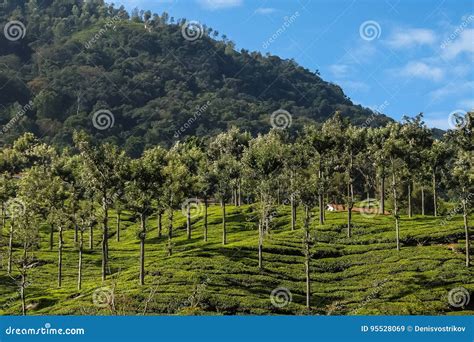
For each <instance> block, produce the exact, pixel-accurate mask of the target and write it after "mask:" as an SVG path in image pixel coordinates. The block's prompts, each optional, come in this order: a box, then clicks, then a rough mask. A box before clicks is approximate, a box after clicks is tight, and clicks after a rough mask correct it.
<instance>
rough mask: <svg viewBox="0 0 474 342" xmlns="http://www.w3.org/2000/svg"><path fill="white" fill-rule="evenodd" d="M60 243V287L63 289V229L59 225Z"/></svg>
mask: <svg viewBox="0 0 474 342" xmlns="http://www.w3.org/2000/svg"><path fill="white" fill-rule="evenodd" d="M58 228H59V229H58V232H59V241H58V243H59V244H58V287H61V285H62V280H63V244H64V241H63V227H62V225H59V227H58Z"/></svg>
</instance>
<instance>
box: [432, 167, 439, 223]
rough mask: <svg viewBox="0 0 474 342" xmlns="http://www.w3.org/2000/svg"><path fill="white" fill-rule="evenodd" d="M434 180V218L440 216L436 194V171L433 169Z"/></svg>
mask: <svg viewBox="0 0 474 342" xmlns="http://www.w3.org/2000/svg"><path fill="white" fill-rule="evenodd" d="M432 180H433V211H434V216H435V217H436V216H438V194H437V192H436V170H435V169H434V168H433V174H432Z"/></svg>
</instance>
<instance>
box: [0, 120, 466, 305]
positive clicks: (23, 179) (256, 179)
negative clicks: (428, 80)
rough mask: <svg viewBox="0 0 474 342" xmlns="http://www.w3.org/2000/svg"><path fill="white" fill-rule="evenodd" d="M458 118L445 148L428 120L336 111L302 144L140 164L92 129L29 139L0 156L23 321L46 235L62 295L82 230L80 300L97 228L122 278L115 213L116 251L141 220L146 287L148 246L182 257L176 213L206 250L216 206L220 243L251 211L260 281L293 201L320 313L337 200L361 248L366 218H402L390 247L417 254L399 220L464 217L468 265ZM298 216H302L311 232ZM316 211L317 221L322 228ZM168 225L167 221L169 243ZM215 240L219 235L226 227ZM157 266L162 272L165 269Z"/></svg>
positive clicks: (199, 150)
mask: <svg viewBox="0 0 474 342" xmlns="http://www.w3.org/2000/svg"><path fill="white" fill-rule="evenodd" d="M459 119H460V120H459V121H458V122H462V123H463V124H462V125H460V126H458V127H457V129H456V130H450V131H448V133H446V135H445V136H444V137H443V139H442V140H435V139H434V138H433V136H432V133H431V132H430V130H428V129H427V128H426V126H425V125H424V123H423V121H422V116H421V115H419V116H417V117H415V118H405V119H404V122H402V123H390V124H388V125H387V126H385V127H382V128H358V127H357V126H354V125H352V124H350V123H347V122H346V121H345V120H344V119H343V118H342V117H341V115H340V114H339V113H336V114H335V115H334V116H333V117H331V118H330V119H328V120H327V121H326V122H325V123H324V124H323V126H322V127H321V128H318V127H317V126H314V125H313V126H306V127H305V130H304V132H303V133H302V134H301V135H299V136H297V137H296V138H292V137H291V136H290V135H289V134H288V133H287V132H285V131H284V130H281V129H274V130H272V131H270V132H269V133H268V134H266V135H258V136H257V137H255V138H252V137H251V136H250V134H248V133H245V132H242V131H240V130H239V129H238V128H232V129H230V130H229V131H227V132H224V133H221V134H219V135H217V136H216V137H214V138H212V139H206V140H203V139H193V140H190V141H188V142H178V143H176V144H175V145H173V146H172V147H171V148H170V149H165V148H163V147H160V146H156V147H153V148H151V149H147V150H146V151H144V153H143V154H142V155H141V156H140V157H139V158H130V157H128V156H127V154H126V153H125V152H124V151H123V150H122V149H120V148H118V147H117V146H116V145H113V144H110V143H101V144H98V145H94V144H93V142H92V141H91V137H90V136H88V135H87V134H86V133H85V132H76V133H75V134H74V137H73V139H74V147H73V148H67V149H64V150H63V151H61V153H58V152H57V151H56V150H55V149H54V148H52V147H51V146H49V145H47V144H45V143H44V142H41V141H40V140H38V139H37V138H35V137H34V136H33V135H32V134H31V133H27V134H25V135H24V136H22V137H21V138H19V139H18V140H16V141H15V142H14V144H13V145H12V146H9V147H7V148H4V149H3V150H2V152H1V154H0V168H1V169H0V170H1V172H2V173H1V175H2V179H1V186H2V187H1V188H0V196H1V198H0V199H1V202H2V208H3V210H2V213H3V215H2V216H3V228H6V227H9V233H8V235H7V236H8V244H6V246H5V247H6V250H7V253H6V255H7V260H8V261H7V273H8V274H12V272H13V265H14V264H16V265H17V266H18V269H19V275H17V276H16V277H17V278H15V279H17V282H18V284H19V288H20V293H21V300H22V312H23V313H25V312H26V301H25V289H26V287H27V285H26V284H27V282H26V278H27V275H28V273H29V272H31V268H33V267H36V266H37V265H38V263H39V261H38V259H37V258H36V257H34V255H35V253H36V252H35V251H37V250H38V249H39V246H40V244H41V238H40V236H41V235H40V230H39V228H41V229H48V230H49V238H48V242H47V243H48V244H49V250H50V251H53V250H56V252H57V253H58V257H57V263H56V264H57V272H56V277H57V286H58V287H59V288H61V287H62V285H63V253H64V252H63V251H64V249H65V243H64V234H65V231H66V230H69V231H71V230H72V231H74V240H73V242H70V243H72V245H71V246H70V247H74V248H76V249H77V252H78V265H77V268H78V271H77V279H76V283H77V289H78V290H79V291H80V290H81V284H82V274H83V266H82V265H83V253H84V245H85V242H84V236H85V235H86V234H87V236H88V238H89V249H93V248H94V247H93V246H94V242H93V241H94V239H97V237H94V236H95V234H94V230H96V229H97V227H100V237H99V239H100V244H101V248H100V255H101V268H100V269H101V274H102V276H101V278H102V281H103V282H104V281H106V279H107V277H108V274H110V273H111V272H112V273H114V272H113V271H110V268H109V266H108V263H109V257H110V256H109V240H110V238H111V237H112V236H113V235H112V234H111V233H112V232H111V227H110V212H111V210H114V212H115V213H116V215H117V217H116V221H115V224H116V228H115V231H114V232H113V234H114V235H115V236H116V239H117V243H120V242H121V215H122V213H123V212H127V213H129V214H131V215H132V218H131V219H132V220H134V221H135V222H136V223H137V231H136V236H135V239H138V240H139V246H140V247H139V256H140V257H139V272H138V274H137V278H138V282H139V284H140V285H142V286H143V285H144V284H145V279H146V278H147V274H148V275H149V273H148V272H147V270H146V267H145V265H146V264H147V262H146V261H145V260H146V259H145V256H146V253H145V251H146V249H147V247H146V246H147V244H148V243H150V240H151V239H152V240H154V239H155V238H156V239H158V240H157V241H155V242H153V244H157V243H158V244H159V245H161V246H162V247H164V248H165V249H166V251H167V257H168V258H171V257H173V252H174V249H175V243H174V238H175V235H176V234H177V233H176V231H175V229H176V226H174V225H175V224H176V218H175V217H174V215H176V211H179V210H180V209H181V215H182V216H184V217H185V218H186V223H185V227H181V226H180V227H179V230H181V228H184V229H185V231H186V240H187V241H188V243H192V242H193V241H194V240H193V236H194V234H195V232H194V229H193V224H194V223H195V222H196V220H202V227H203V229H204V230H203V233H202V238H203V240H204V242H206V243H207V241H208V207H209V203H215V202H217V203H220V207H221V213H220V229H219V230H220V235H221V239H220V240H221V243H222V245H223V246H226V245H227V243H228V239H229V238H230V236H231V233H229V231H228V228H227V225H228V223H227V214H226V207H227V206H228V205H232V206H234V207H240V206H241V205H246V206H248V207H247V209H248V210H250V211H249V212H247V215H249V216H250V217H252V218H251V221H250V222H251V226H252V227H251V229H252V230H253V231H255V234H256V236H258V240H257V245H256V246H253V247H254V248H256V251H255V254H256V256H257V260H258V266H257V267H258V269H259V270H260V271H263V270H264V269H265V263H266V262H267V261H266V260H265V258H264V251H265V243H264V241H265V240H267V239H269V238H270V236H271V232H272V230H273V229H275V226H274V222H273V221H274V218H275V217H277V216H278V212H279V210H281V206H282V205H283V206H285V207H289V208H290V216H291V219H290V220H289V222H290V224H289V227H288V229H289V231H290V232H294V233H295V234H296V231H298V232H301V231H303V232H304V234H303V235H302V243H303V250H302V252H300V253H302V254H303V256H304V258H305V259H304V260H305V261H304V265H305V279H306V280H305V281H306V290H305V291H306V292H305V293H306V307H307V309H309V310H310V309H311V278H312V275H311V263H312V256H313V255H314V254H316V253H318V252H320V250H319V249H318V247H317V246H315V245H316V244H317V243H318V242H320V241H321V240H320V239H321V237H320V233H319V229H320V228H318V226H316V224H315V223H314V222H315V221H318V222H319V227H322V226H324V225H325V224H326V222H325V220H326V218H325V215H326V212H327V209H329V207H330V206H336V204H343V207H342V210H343V211H345V212H346V213H347V219H346V223H345V224H344V225H343V226H341V227H340V228H339V230H340V232H341V233H344V234H345V235H346V239H347V240H346V243H347V242H348V243H350V241H351V240H352V239H353V234H354V232H355V234H356V235H359V234H361V230H360V227H359V226H358V225H355V224H354V221H353V220H354V219H353V215H355V212H356V209H357V211H359V212H362V213H363V214H364V215H367V216H369V217H373V216H377V215H378V214H380V215H382V216H384V215H386V214H388V213H391V214H392V217H393V222H392V224H391V226H392V228H391V230H392V234H390V235H391V236H392V237H390V235H388V236H389V238H388V241H391V242H394V248H395V249H396V250H397V251H400V250H401V249H402V248H403V244H404V243H403V241H406V242H405V243H407V244H408V245H410V242H409V240H408V241H407V240H406V239H401V238H400V236H401V231H408V232H410V233H412V230H413V228H412V226H411V225H412V224H413V222H406V219H403V218H402V215H404V216H406V217H407V218H408V219H409V220H416V219H415V218H414V215H420V217H422V218H423V217H425V216H426V215H430V216H434V217H437V216H443V221H442V223H441V224H440V227H444V226H446V225H448V223H449V221H451V220H452V219H453V217H456V216H458V215H462V217H463V225H462V227H463V232H464V233H463V234H462V235H461V236H462V237H464V247H463V250H464V254H465V266H467V267H469V266H470V235H469V234H470V233H469V213H470V210H471V203H472V193H473V191H474V165H473V162H474V160H473V150H474V145H473V113H467V114H466V116H465V117H464V118H459ZM428 194H429V195H428ZM428 198H429V200H428ZM452 203H454V204H455V205H454V206H453V205H452ZM328 205H329V206H328ZM297 208H300V211H301V210H302V212H303V213H302V215H303V217H300V218H299V222H300V223H297V222H298V218H297ZM339 210H341V209H339ZM315 213H317V215H318V219H317V220H314V219H312V216H313V215H314V214H315ZM181 215H180V216H181ZM151 216H153V217H154V220H155V218H156V220H157V226H156V227H157V228H156V229H157V230H156V231H155V229H153V230H154V232H150V231H149V230H150V223H149V222H148V219H149V218H150V217H151ZM163 216H166V218H167V227H166V237H165V236H164V232H163V231H164V229H163V226H162V222H163ZM7 219H8V224H7ZM245 222H246V220H240V221H239V222H238V224H239V225H238V228H237V231H245V230H246V229H247V228H244V223H245ZM253 225H254V226H253ZM388 229H389V230H390V228H388ZM212 230H213V236H214V238H215V234H216V226H215V224H214V227H213V229H212ZM433 233H434V231H433ZM451 234H452V233H451ZM150 235H152V236H150ZM43 238H44V235H43ZM453 238H454V239H456V240H455V241H457V239H459V238H460V236H459V234H458V233H454V235H452V236H449V235H448V241H449V239H453ZM44 242H45V241H43V246H44ZM43 248H45V246H44V247H43ZM269 261H270V262H271V260H269ZM151 262H152V264H153V265H156V263H157V262H158V263H159V261H158V260H156V259H154V260H152V261H151ZM318 262H320V261H319V260H318ZM148 264H149V263H148ZM18 277H19V278H18ZM50 286H51V287H53V286H54V285H53V284H50ZM69 286H70V284H69Z"/></svg>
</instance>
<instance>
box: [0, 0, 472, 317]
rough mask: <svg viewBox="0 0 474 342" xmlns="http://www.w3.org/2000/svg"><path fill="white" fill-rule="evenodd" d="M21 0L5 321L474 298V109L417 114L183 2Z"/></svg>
mask: <svg viewBox="0 0 474 342" xmlns="http://www.w3.org/2000/svg"><path fill="white" fill-rule="evenodd" d="M0 4H1V5H2V7H1V11H0V20H1V21H2V22H5V23H6V24H5V25H4V29H3V35H0V47H1V49H0V125H1V126H0V127H1V129H0V146H1V150H0V204H1V211H0V214H1V220H0V227H1V230H0V314H24V315H25V314H84V315H95V314H232V315H234V314H324V315H331V314H383V315H387V314H444V313H449V314H456V313H459V312H461V313H466V312H470V313H472V312H474V311H473V310H474V307H473V304H474V303H470V301H469V298H470V297H469V296H470V291H471V292H472V291H474V282H473V279H474V277H473V268H472V257H471V252H472V246H471V235H472V234H471V232H470V229H471V227H472V220H473V219H474V217H473V214H472V202H473V200H474V195H473V194H474V140H473V139H474V137H473V127H474V113H473V112H472V111H471V112H461V113H455V114H453V115H452V116H451V117H450V120H451V121H452V122H451V123H452V129H450V130H448V131H447V132H441V131H439V130H437V131H435V130H432V129H429V128H428V127H427V126H426V124H425V122H424V121H423V114H418V115H415V116H404V117H403V119H402V120H400V122H398V121H395V120H392V119H390V118H388V117H387V116H385V115H384V114H382V113H379V112H377V111H373V110H370V109H367V108H363V107H361V106H359V105H355V104H354V103H352V101H351V100H350V99H349V98H348V97H347V96H346V95H345V94H344V93H343V91H342V89H341V88H340V87H339V86H337V85H335V84H332V83H328V82H326V81H324V80H323V79H322V78H321V77H320V75H319V72H318V70H315V71H310V70H307V69H305V68H303V67H301V66H299V65H298V64H297V63H296V62H295V61H293V60H284V59H281V58H279V57H277V56H272V55H265V56H263V55H262V54H261V53H259V52H249V51H247V50H244V49H242V50H241V51H236V48H235V45H234V43H233V42H232V41H230V40H228V39H227V37H226V36H225V35H221V34H220V33H219V32H218V31H216V30H215V29H212V28H210V27H207V26H205V25H203V24H200V23H196V22H188V21H186V19H183V18H179V19H177V18H174V17H170V16H169V15H168V14H167V13H161V14H154V13H151V12H150V11H141V10H138V9H136V10H134V11H132V13H127V12H126V11H125V9H124V8H123V7H121V8H117V7H116V6H114V5H112V4H106V3H104V2H103V1H101V0H97V1H83V0H67V1H65V0H29V1H20V0H4V1H3V2H0ZM470 225H471V226H470Z"/></svg>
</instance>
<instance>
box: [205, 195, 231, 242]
mask: <svg viewBox="0 0 474 342" xmlns="http://www.w3.org/2000/svg"><path fill="white" fill-rule="evenodd" d="M239 201H240V197H239ZM204 241H207V197H204Z"/></svg>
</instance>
